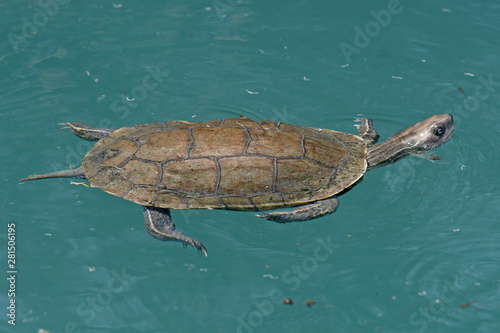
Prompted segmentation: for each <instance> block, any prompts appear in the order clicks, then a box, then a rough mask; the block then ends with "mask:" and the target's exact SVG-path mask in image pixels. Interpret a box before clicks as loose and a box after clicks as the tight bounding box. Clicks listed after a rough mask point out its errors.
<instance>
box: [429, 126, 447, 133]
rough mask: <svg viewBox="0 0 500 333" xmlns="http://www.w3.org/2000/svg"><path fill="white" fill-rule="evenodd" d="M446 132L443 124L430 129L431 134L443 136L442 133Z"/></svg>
mask: <svg viewBox="0 0 500 333" xmlns="http://www.w3.org/2000/svg"><path fill="white" fill-rule="evenodd" d="M445 132H446V128H444V126H442V125H441V126H436V127H434V128H433V129H432V134H434V135H435V136H443V135H444V133H445Z"/></svg>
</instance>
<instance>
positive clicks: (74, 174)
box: [20, 167, 86, 182]
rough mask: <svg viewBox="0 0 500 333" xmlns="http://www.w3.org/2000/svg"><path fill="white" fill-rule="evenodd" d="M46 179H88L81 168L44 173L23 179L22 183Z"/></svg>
mask: <svg viewBox="0 0 500 333" xmlns="http://www.w3.org/2000/svg"><path fill="white" fill-rule="evenodd" d="M45 178H86V177H85V175H84V174H83V169H82V167H79V168H78V169H73V170H63V171H57V172H52V173H44V174H42V175H29V176H28V177H26V178H23V179H21V180H20V182H25V181H28V180H37V179H45Z"/></svg>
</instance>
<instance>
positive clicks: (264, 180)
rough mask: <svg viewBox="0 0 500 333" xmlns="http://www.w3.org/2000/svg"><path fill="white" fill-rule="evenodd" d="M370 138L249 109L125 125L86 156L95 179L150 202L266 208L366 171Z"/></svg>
mask: <svg viewBox="0 0 500 333" xmlns="http://www.w3.org/2000/svg"><path fill="white" fill-rule="evenodd" d="M366 151H367V147H366V143H365V142H364V141H363V140H362V139H361V138H359V137H357V136H355V135H352V134H346V133H340V132H335V131H332V130H326V129H321V130H320V129H314V128H308V127H300V126H294V125H289V124H285V123H279V122H278V123H276V122H271V121H261V122H260V123H257V122H255V121H253V120H251V119H249V118H246V117H239V118H232V119H222V120H217V121H209V122H203V123H194V122H183V121H169V122H166V123H155V124H146V125H137V126H134V127H125V128H121V129H119V130H117V131H115V132H113V133H112V134H111V135H109V137H107V138H104V139H101V140H100V141H99V142H97V143H96V145H95V146H94V147H93V148H92V149H91V150H90V151H89V152H88V153H87V155H86V156H85V158H84V159H83V171H84V174H85V176H86V177H87V179H88V180H89V181H90V183H91V184H92V185H93V186H95V187H99V188H101V189H103V190H104V191H106V192H108V193H111V194H113V195H116V196H119V197H122V198H124V199H127V200H130V201H133V202H136V203H139V204H142V205H148V206H156V207H163V208H173V209H188V208H214V209H215V208H221V209H233V210H268V209H275V208H280V207H290V206H297V205H303V204H306V203H309V202H313V201H317V200H321V199H325V198H328V197H331V196H333V195H335V194H336V193H338V192H340V191H342V190H343V189H345V188H346V187H348V186H350V185H352V184H354V183H355V182H356V181H357V180H358V179H359V178H360V177H361V176H362V175H363V173H364V172H365V171H366V166H367V164H366Z"/></svg>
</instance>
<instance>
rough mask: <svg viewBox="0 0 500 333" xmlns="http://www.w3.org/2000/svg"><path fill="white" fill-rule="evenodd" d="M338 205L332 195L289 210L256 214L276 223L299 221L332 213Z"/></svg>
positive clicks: (337, 201)
mask: <svg viewBox="0 0 500 333" xmlns="http://www.w3.org/2000/svg"><path fill="white" fill-rule="evenodd" d="M338 206H339V200H338V199H337V198H336V197H332V198H328V199H324V200H320V201H316V202H313V203H310V204H307V205H304V206H301V207H298V208H295V209H294V210H292V211H291V212H289V211H277V212H272V213H266V214H263V215H257V216H258V217H262V218H265V219H266V220H270V221H274V222H278V223H287V222H301V221H307V220H312V219H315V218H317V217H321V216H325V215H328V214H331V213H334V212H335V211H336V210H337V207H338Z"/></svg>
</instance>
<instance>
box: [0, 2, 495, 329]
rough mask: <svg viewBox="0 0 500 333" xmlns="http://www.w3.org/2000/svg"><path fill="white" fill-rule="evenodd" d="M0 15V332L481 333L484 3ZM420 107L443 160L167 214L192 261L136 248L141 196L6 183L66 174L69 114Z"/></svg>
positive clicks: (490, 155) (491, 23)
mask: <svg viewBox="0 0 500 333" xmlns="http://www.w3.org/2000/svg"><path fill="white" fill-rule="evenodd" d="M0 9H1V12H0V13H1V14H0V15H1V17H2V20H1V23H0V27H1V32H2V33H1V35H2V36H3V37H2V39H0V45H1V48H0V50H1V51H0V73H1V75H0V96H1V98H0V115H1V121H0V126H1V131H0V135H1V138H2V141H1V142H2V145H1V148H0V154H1V157H2V165H3V167H2V168H1V171H0V172H1V178H2V184H3V186H2V187H1V190H0V191H1V199H2V201H1V208H2V216H3V219H2V220H3V221H4V223H3V224H2V225H3V226H2V230H0V248H1V251H0V253H2V256H1V257H2V263H1V266H2V267H3V268H2V269H3V272H4V282H3V283H2V284H1V286H2V287H1V289H0V304H1V308H2V309H3V310H2V311H3V312H4V313H5V314H2V318H3V319H2V320H1V321H0V331H2V332H37V331H38V330H39V329H42V330H46V331H49V332H384V333H392V332H398V333H399V332H498V331H499V328H500V324H499V319H498V318H499V317H500V310H499V309H500V300H499V297H500V280H499V276H500V259H499V255H498V254H499V251H500V229H499V227H498V216H499V215H500V208H499V207H500V190H499V182H498V175H497V174H498V165H499V162H500V157H499V148H498V136H499V134H500V125H499V124H500V122H499V120H500V119H499V112H498V109H499V106H500V94H499V92H500V70H499V66H498V65H499V59H500V58H499V57H500V56H499V54H500V45H499V42H500V40H499V37H498V36H500V28H499V26H498V19H499V10H500V2H499V1H473V2H472V1H464V0H460V1H449V0H448V1H446V0H439V1H418V2H417V1H409V0H407V1H400V2H397V1H393V0H391V1H376V2H374V1H358V2H356V3H352V4H349V3H346V2H340V1H311V2H306V1H301V2H291V1H272V2H271V1H270V2H267V3H266V2H262V1H261V2H258V1H252V0H216V1H213V0H208V1H199V0H196V1H189V2H187V1H169V2H163V1H148V2H136V3H131V2H125V1H123V2H120V1H115V2H102V1H85V2H76V1H60V2H55V1H54V0H47V1H40V2H36V1H4V2H2V3H1V4H0ZM459 88H460V89H459ZM437 113H451V114H453V116H454V118H455V132H454V137H453V139H452V140H451V141H450V142H448V143H447V144H446V145H444V146H442V147H441V148H439V150H437V151H436V154H438V155H439V156H440V157H441V159H440V160H438V161H429V160H426V159H421V158H417V157H410V158H408V159H406V160H403V161H401V162H399V163H397V164H394V165H391V166H387V167H384V168H380V169H376V170H373V171H370V172H369V173H368V174H367V175H366V177H365V178H364V180H363V182H362V183H360V184H359V185H358V186H356V187H355V188H354V189H353V190H352V191H350V192H349V193H347V194H346V195H344V196H342V197H341V198H340V206H339V209H338V210H337V212H336V213H335V214H333V215H329V216H326V217H324V218H321V219H317V220H313V221H309V222H304V223H290V224H288V225H279V224H275V223H272V222H267V221H262V220H261V219H257V218H256V217H255V216H254V213H251V212H250V213H246V212H230V211H194V210H191V211H174V212H173V214H172V215H173V218H174V221H175V222H176V225H177V227H178V228H179V230H181V231H182V232H184V233H185V234H186V235H189V236H191V237H194V238H195V239H199V240H201V241H202V242H203V243H204V245H205V246H206V247H207V249H208V253H209V256H208V258H205V257H200V256H198V255H197V253H196V251H195V250H194V249H193V248H191V247H189V248H186V249H183V248H182V245H181V244H179V243H165V242H160V241H157V240H155V239H153V238H152V237H151V236H149V235H148V234H147V233H146V232H145V231H144V228H143V220H142V209H141V207H140V206H138V205H134V204H132V203H130V202H127V201H125V200H122V199H119V198H116V197H113V196H111V195H108V194H106V193H104V192H102V191H100V190H98V189H89V188H86V187H84V186H75V185H71V184H70V180H68V179H57V180H42V181H38V182H27V183H23V184H20V183H19V182H18V180H19V179H21V178H23V177H25V176H27V175H28V174H31V173H37V172H38V173H40V172H51V171H55V170H61V169H67V168H69V167H73V166H79V165H80V163H81V158H82V157H83V156H84V154H85V153H86V151H88V149H90V147H91V143H89V142H86V141H83V140H80V139H78V138H77V137H75V136H74V135H72V134H71V133H70V132H69V131H68V130H64V129H61V126H59V125H58V123H61V122H66V121H80V122H84V123H88V124H91V125H94V126H102V127H111V128H118V127H123V126H130V125H134V124H137V123H150V122H162V121H169V120H188V121H205V120H211V119H219V118H227V117H233V116H238V115H245V116H248V117H251V118H253V119H255V120H258V119H260V118H263V119H267V120H275V121H284V122H289V123H293V124H297V125H304V126H311V127H322V128H330V129H336V130H339V131H344V132H352V133H355V132H356V129H355V128H354V127H353V124H354V119H355V118H357V117H359V115H364V116H367V117H370V118H372V119H373V120H374V122H375V126H376V128H377V130H378V132H379V134H380V135H381V139H385V138H387V137H388V136H390V135H392V134H394V133H395V132H397V131H399V130H401V129H403V128H405V127H407V126H409V125H412V124H414V123H416V122H418V121H420V120H423V119H425V118H427V117H428V116H430V115H432V114H437ZM8 224H15V237H16V246H15V256H16V263H15V264H16V266H15V270H16V271H17V273H14V275H15V286H14V289H15V301H16V303H15V305H16V308H15V326H13V325H11V324H9V323H8V320H9V317H8V316H6V314H8V313H9V311H10V310H9V309H7V308H6V307H7V306H8V304H9V303H8V302H9V301H10V300H9V296H8V293H9V288H10V284H9V283H8V282H6V278H7V277H9V276H10V275H11V273H7V272H8V271H9V270H10V269H9V267H8V262H7V259H8V258H7V255H8V253H7V245H8V244H7V243H8V233H9V231H8ZM285 299H291V300H293V304H292V305H289V304H283V301H284V300H285ZM306 301H308V302H309V305H310V306H307V305H306V304H305V302H306ZM311 301H314V302H315V304H314V305H312V304H311ZM41 332H44V331H41Z"/></svg>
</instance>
